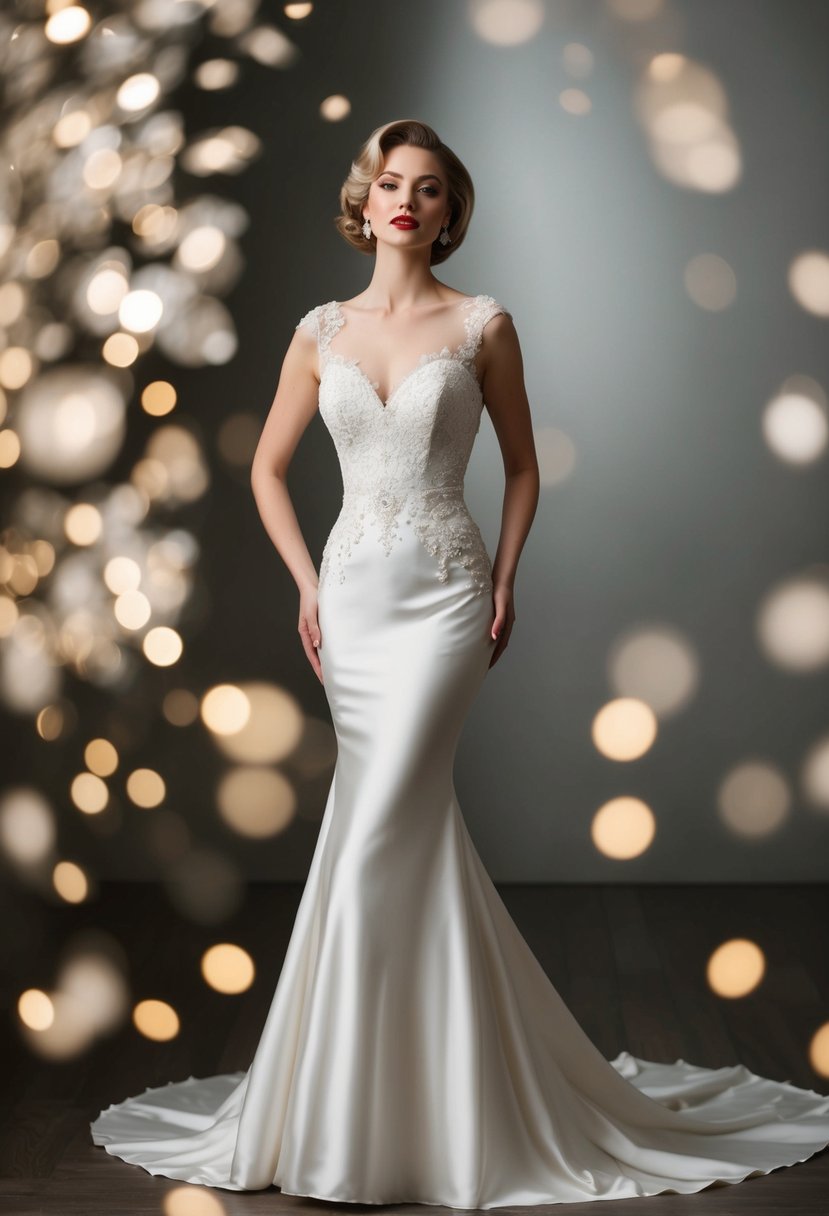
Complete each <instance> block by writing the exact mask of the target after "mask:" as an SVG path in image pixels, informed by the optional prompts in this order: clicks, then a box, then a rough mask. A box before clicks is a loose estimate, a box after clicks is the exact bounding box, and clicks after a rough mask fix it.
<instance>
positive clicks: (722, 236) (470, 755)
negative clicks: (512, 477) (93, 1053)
mask: <svg viewBox="0 0 829 1216" xmlns="http://www.w3.org/2000/svg"><path fill="white" fill-rule="evenodd" d="M827 39H829V8H828V7H827V6H826V4H825V3H823V2H822V0H787V2H786V3H785V4H781V3H779V2H775V0H728V2H727V3H714V2H708V0H547V2H543V0H469V2H467V0H449V2H446V0H420V3H418V4H417V5H414V6H413V5H410V4H404V3H394V2H390V3H379V2H373V0H336V2H335V0H329V2H325V0H323V2H320V3H313V4H312V3H297V4H284V5H282V4H273V3H258V2H257V0H215V2H213V3H207V2H197V0H188V2H187V3H174V2H173V0H155V2H150V0H139V2H137V3H129V4H128V3H126V2H125V3H123V4H121V5H119V4H112V3H109V4H84V3H79V4H74V5H73V4H64V3H62V2H61V0H54V2H53V3H49V4H43V3H42V2H38V3H34V2H26V0H18V2H17V3H16V4H14V5H11V6H6V7H5V8H4V9H3V11H2V14H0V47H2V50H0V54H2V78H3V83H2V87H3V116H2V130H3V135H2V138H3V152H4V155H3V157H2V168H1V169H0V258H1V259H2V269H3V274H2V283H1V284H0V339H1V340H0V470H1V471H0V487H1V492H2V531H0V718H1V721H0V730H1V731H2V776H1V781H0V858H2V861H0V865H2V894H1V895H0V900H2V905H0V910H1V911H2V923H3V926H4V930H3V931H4V934H5V942H4V945H3V959H4V962H5V964H6V966H5V967H4V972H5V979H4V981H3V988H4V996H5V997H6V998H7V1004H8V1007H9V1009H10V1010H13V1013H12V1015H11V1016H12V1020H13V1023H14V1027H15V1033H16V1035H17V1036H22V1038H23V1040H24V1042H25V1044H26V1046H27V1048H28V1049H29V1050H31V1051H32V1052H35V1053H38V1054H39V1055H41V1056H43V1057H45V1058H48V1059H50V1060H53V1061H56V1060H65V1059H70V1058H76V1057H78V1056H79V1054H82V1053H83V1052H85V1051H86V1050H87V1049H89V1048H90V1047H91V1046H92V1045H93V1044H94V1043H95V1042H96V1041H97V1039H98V1037H99V1036H101V1035H105V1034H106V1033H108V1032H109V1031H111V1030H112V1028H113V1027H118V1026H120V1025H122V1024H123V1023H124V1020H125V1019H126V1018H128V1017H130V1016H131V1018H132V1022H133V1026H134V1028H135V1029H137V1031H138V1032H139V1034H140V1035H144V1036H145V1037H146V1038H148V1039H150V1040H153V1041H155V1042H164V1041H169V1040H170V1039H171V1038H174V1037H175V1036H176V1034H178V1031H179V1018H178V1015H177V1013H176V1009H175V1000H174V999H172V998H170V999H169V1000H160V999H156V998H155V997H153V996H148V997H147V999H143V1000H138V995H139V994H137V993H136V992H135V991H133V990H132V989H131V987H130V983H129V980H128V978H127V974H128V957H127V955H128V951H126V946H125V938H124V935H125V934H126V935H129V934H131V933H134V931H135V928H136V924H138V923H139V922H140V916H141V915H143V912H142V909H143V910H144V912H146V911H147V910H148V909H149V908H150V907H151V908H152V909H153V914H154V915H155V916H156V918H157V921H154V922H153V923H154V924H156V923H157V924H159V925H162V926H163V925H164V924H165V923H166V924H168V925H170V926H185V927H186V926H192V927H193V930H194V933H195V935H196V936H195V937H194V938H193V939H192V940H193V941H197V942H198V945H197V946H193V945H192V943H191V946H190V947H189V948H190V949H191V954H192V960H193V963H194V968H195V967H196V966H198V968H200V970H201V974H202V977H203V979H204V981H205V984H206V986H207V988H209V989H210V990H211V991H213V992H220V993H225V994H228V993H240V992H243V991H245V990H246V989H248V988H249V987H250V986H251V984H252V983H253V981H254V977H255V976H256V973H257V960H256V959H255V958H254V957H253V955H252V952H251V951H250V950H249V949H247V948H245V947H244V946H243V945H241V944H239V942H238V941H235V940H225V939H226V937H227V933H228V926H229V925H232V924H233V923H234V922H233V918H234V917H236V916H241V915H243V914H245V909H246V908H247V909H249V908H250V906H251V905H250V900H251V898H253V896H252V895H251V892H252V891H253V887H252V884H255V883H265V882H267V883H274V882H276V883H286V884H287V883H292V884H301V883H302V881H303V880H304V877H305V874H306V873H307V868H308V864H309V861H310V857H311V853H312V851H313V848H314V844H315V842H316V837H317V832H318V828H319V821H320V818H321V816H322V813H323V810H324V806H325V799H326V795H327V791H328V787H329V785H330V781H331V775H332V772H333V767H334V762H335V758H336V744H335V740H334V737H333V732H332V729H331V724H330V717H329V714H328V711H327V703H326V700H325V694H324V690H323V687H322V685H321V684H319V682H318V681H317V679H316V677H315V676H314V674H313V672H312V671H311V668H310V666H309V664H308V662H307V660H306V658H305V655H304V652H303V650H302V646H301V644H300V641H299V637H298V634H297V615H298V594H297V590H296V587H295V585H294V583H293V580H292V578H291V577H290V575H289V574H288V572H287V570H286V569H285V568H284V566H283V565H282V563H281V560H280V559H279V557H278V555H277V554H276V553H275V552H274V550H273V547H272V545H271V544H270V541H269V540H268V537H267V535H266V533H265V531H264V528H263V527H262V525H261V523H260V520H259V517H258V514H257V511H256V507H255V503H254V500H253V496H252V494H251V491H250V485H249V467H250V461H251V458H252V455H253V451H254V448H255V446H256V443H257V440H258V437H259V433H260V430H261V427H262V425H263V423H264V419H265V416H266V414H267V411H268V409H269V407H270V403H271V400H272V397H273V394H274V392H275V389H276V383H277V379H278V375H279V370H280V366H281V360H282V357H283V355H284V352H285V349H286V348H287V345H288V343H289V342H290V340H291V337H292V334H293V329H294V326H295V325H296V324H297V322H298V321H299V319H300V317H301V316H302V315H303V314H304V313H305V312H306V311H307V310H308V309H310V308H311V307H313V306H314V305H315V304H317V303H320V302H323V301H326V300H330V299H334V298H336V299H345V298H348V297H349V296H351V295H354V294H355V293H357V292H359V291H360V290H362V288H363V287H364V286H365V284H366V282H367V281H368V279H369V277H370V275H371V270H372V263H371V261H370V260H369V259H368V258H365V259H361V257H360V256H359V255H358V254H356V253H355V252H354V251H353V250H352V249H350V248H349V247H348V246H347V245H346V244H345V243H344V242H343V241H342V240H341V238H340V237H339V236H338V234H337V233H336V231H335V228H334V217H335V215H336V214H337V211H338V192H339V188H340V185H341V183H342V180H343V178H344V177H345V175H346V173H347V171H348V168H349V164H350V161H351V159H352V157H353V156H354V155H356V153H357V151H358V149H359V147H360V145H361V143H362V142H363V140H365V139H366V138H367V136H368V135H369V134H370V133H371V131H372V130H373V129H374V128H375V127H377V126H379V125H381V124H383V123H386V122H389V121H391V120H393V119H398V118H419V119H421V120H423V121H425V122H427V123H429V124H430V125H432V126H434V127H435V129H436V130H437V132H438V134H439V135H440V136H441V138H442V139H443V140H444V141H445V142H446V143H447V144H448V145H449V146H450V147H451V148H452V149H453V150H454V151H455V152H456V153H457V154H458V155H459V156H460V157H461V158H462V159H463V160H464V162H465V163H466V165H467V167H468V168H469V170H470V172H471V174H472V177H473V180H474V182H475V186H476V192H477V203H476V210H475V215H474V217H473V220H472V225H471V229H470V232H469V235H468V236H467V238H466V241H465V243H464V245H463V248H462V249H461V250H460V251H459V252H458V254H457V255H456V256H454V257H452V258H451V259H450V260H449V261H448V262H447V263H445V264H444V265H442V266H440V267H438V268H437V271H438V274H437V277H438V278H439V279H441V280H442V281H444V282H447V283H449V284H451V286H453V287H454V288H457V289H458V290H461V291H464V292H467V293H470V294H474V293H478V292H486V293H488V294H491V295H493V296H495V298H496V299H498V300H499V301H500V302H501V303H503V304H504V305H505V306H506V307H507V308H508V309H509V310H510V311H511V313H512V315H513V318H514V320H515V324H516V327H517V330H518V333H519V337H520V340H521V344H522V350H523V354H524V362H525V374H526V383H527V390H528V394H529V398H530V402H531V406H532V410H533V418H534V424H535V435H536V444H537V449H538V454H539V460H540V466H541V477H542V493H541V499H540V503H539V509H538V513H537V516H536V520H535V523H534V526H533V530H532V532H531V534H530V537H529V540H528V542H527V545H526V547H525V550H524V553H523V555H522V560H521V565H520V569H519V574H518V580H517V585H516V601H515V603H516V615H517V621H516V626H515V629H514V632H513V636H512V640H511V643H510V646H509V648H508V650H507V652H506V653H505V655H504V656H503V657H502V659H501V660H500V661H499V663H498V664H497V665H496V667H495V668H493V669H492V671H491V672H490V673H489V675H488V677H487V680H486V682H485V684H484V687H483V690H482V693H481V695H480V697H479V699H478V702H477V703H476V705H475V707H474V710H473V712H472V714H471V715H470V719H469V721H468V724H467V728H466V731H465V734H464V737H463V740H462V743H461V747H460V749H459V753H458V761H457V769H456V787H457V790H458V795H459V800H460V804H461V807H462V808H463V812H464V815H465V818H466V820H467V823H468V825H469V827H470V831H471V832H472V835H473V838H474V839H475V841H476V844H477V846H478V848H479V851H480V853H481V856H482V858H483V860H484V862H485V864H486V866H487V868H488V870H489V872H490V874H491V875H492V877H493V879H494V880H495V881H496V882H499V883H517V884H544V883H576V884H580V883H584V884H589V883H592V884H597V883H598V884H630V883H638V884H664V883H671V884H755V883H775V884H804V883H812V884H814V883H823V882H825V880H826V877H827V871H829V714H827V706H828V705H829V697H827V679H826V675H827V667H829V564H827V551H828V550H829V529H827V511H828V509H829V481H828V480H827V442H828V440H829V421H828V420H829V413H828V411H827V398H826V390H827V383H829V344H827V340H826V339H827V319H829V173H827V160H826V119H827V113H829V74H827V72H826V59H825V48H826V46H827V44H828V42H827ZM289 483H290V488H291V492H292V495H293V499H294V503H295V506H296V509H297V514H298V516H299V519H300V523H301V525H302V527H303V531H304V534H305V537H306V540H307V542H308V545H309V548H310V550H311V553H312V556H313V557H314V558H315V560H316V561H317V562H318V560H319V556H320V554H321V550H322V546H323V543H324V541H325V538H326V536H327V534H328V530H329V528H330V527H331V525H332V523H333V521H334V519H335V517H336V515H337V512H338V510H339V504H340V501H341V481H340V477H339V470H338V465H337V459H336V454H335V452H334V449H333V445H332V443H331V440H330V437H329V436H328V434H327V432H326V430H325V427H324V424H323V423H322V420H321V419H320V418H319V416H317V417H316V418H315V419H314V421H313V422H312V424H311V426H310V427H309V429H308V431H307V432H306V434H305V436H304V437H303V440H302V442H301V444H300V447H299V449H298V451H297V454H296V456H295V459H294V463H293V464H292V467H291V471H290V476H289ZM502 485H503V472H502V466H501V458H500V453H499V450H498V445H497V442H496V439H495V436H494V432H493V430H492V427H491V424H490V423H489V421H488V418H487V417H486V416H485V417H484V420H483V421H482V425H481V430H480V434H479V437H478V443H477V447H476V449H475V451H474V453H473V457H472V461H471V464H470V468H469V472H468V476H467V492H466V497H467V502H468V504H469V507H470V510H471V512H472V514H473V516H474V517H475V518H476V519H477V520H478V522H479V524H480V525H481V528H482V531H483V533H484V537H485V539H486V541H487V544H488V547H489V549H490V552H491V553H493V554H494V551H495V546H496V544H497V538H498V527H499V522H500V511H501V498H502ZM120 883H128V884H135V885H134V886H131V887H130V890H131V891H132V894H131V896H130V900H129V902H128V903H127V904H126V905H124V904H123V903H120V904H117V905H116V904H112V903H109V902H108V900H109V899H110V898H111V896H110V894H108V892H111V890H112V888H111V887H110V884H120ZM137 884H142V886H143V887H144V888H145V889H144V893H143V894H142V891H141V887H139V886H138V885H137ZM256 898H259V897H256ZM246 901H247V902H246ZM262 906H263V905H262V904H261V899H260V902H259V904H258V905H257V907H262ZM116 908H117V909H119V910H118V911H115V910H114V909H116ZM159 909H160V913H159ZM165 917H166V918H167V919H166V921H165ZM119 925H120V927H121V929H122V930H123V933H121V934H120V935H119ZM153 932H154V933H156V930H155V929H154V930H153ZM165 932H166V931H165V930H162V936H164V933H165ZM178 932H179V930H178V929H175V930H173V929H172V928H171V929H170V937H169V941H167V942H166V943H162V944H161V945H163V949H162V948H161V945H160V943H159V941H158V940H156V946H159V955H158V957H159V959H160V958H162V957H163V956H164V949H167V950H168V951H169V947H170V943H171V942H172V941H174V940H177V939H176V934H177V933H178ZM156 936H157V934H156ZM721 938H722V940H719V941H716V942H713V943H711V949H710V951H709V952H708V954H707V955H706V960H707V961H706V969H705V976H706V980H707V983H708V984H709V985H710V987H711V990H712V992H714V993H719V994H720V995H725V996H734V995H741V994H744V993H747V992H750V991H752V990H753V989H754V988H755V987H756V986H757V985H758V984H759V983H760V980H761V979H762V977H763V974H764V967H765V949H764V944H763V943H762V942H760V943H758V942H757V941H754V940H750V939H748V938H744V937H742V936H740V935H739V934H736V935H735V936H734V937H733V938H729V937H728V935H727V934H723V935H721ZM188 940H190V939H188ZM130 949H133V950H142V949H143V951H144V956H149V954H151V953H152V943H150V942H145V943H144V946H143V947H142V946H140V944H135V943H133V945H132V946H131V947H130ZM177 957H178V959H179V962H180V960H181V955H177ZM278 963H279V959H278V958H277V957H275V956H274V957H273V958H269V959H268V966H269V968H271V969H273V968H275V969H276V972H277V973H278ZM168 965H169V966H171V967H173V970H174V969H175V965H174V963H173V962H172V960H169V961H168ZM718 968H719V970H718ZM187 974H188V975H189V973H187ZM195 974H196V972H195V970H194V975H195ZM185 981H186V977H185ZM186 982H188V981H186ZM147 987H148V990H149V989H150V988H151V987H152V985H151V984H148V986H147ZM268 991H269V990H268V988H267V984H266V985H265V993H266V994H267V992H268ZM90 994H92V997H90ZM93 998H94V999H93ZM263 999H264V998H263ZM93 1005H94V1008H95V1010H97V1012H96V1013H95V1014H94V1016H93V1015H92V1014H90V1009H91V1008H92V1006H93ZM824 1016H826V1015H825V1014H824ZM251 1041H255V1040H251ZM801 1046H802V1047H803V1051H804V1058H805V1051H806V1044H805V1043H803V1044H801ZM809 1059H810V1061H811V1066H812V1067H813V1068H815V1069H816V1070H817V1071H819V1072H820V1074H821V1075H827V1076H829V1027H827V1026H826V1025H824V1027H823V1029H822V1030H820V1028H816V1032H815V1037H814V1038H813V1039H812V1041H811V1044H810V1047H809ZM207 1067H209V1066H207ZM161 1073H162V1075H166V1074H164V1069H163V1068H162V1069H161ZM147 1080H148V1081H149V1077H147ZM114 1096H115V1095H113V1098H114Z"/></svg>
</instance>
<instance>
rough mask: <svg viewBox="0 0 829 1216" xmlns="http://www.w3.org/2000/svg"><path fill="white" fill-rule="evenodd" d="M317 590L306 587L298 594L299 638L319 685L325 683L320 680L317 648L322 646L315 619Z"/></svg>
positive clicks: (317, 623) (320, 672)
mask: <svg viewBox="0 0 829 1216" xmlns="http://www.w3.org/2000/svg"><path fill="white" fill-rule="evenodd" d="M317 612H318V609H317V588H316V586H314V587H308V588H306V589H304V590H302V591H300V593H299V636H300V637H301V638H302V645H303V648H304V650H305V653H306V655H307V656H308V662H309V663H310V664H311V666H312V667H313V669H314V671H315V672H316V675H317V679H318V680H319V682H320V684H324V683H325V681H324V680H323V678H322V664H321V663H320V656H319V647H320V646H321V645H322V635H321V633H320V627H319V621H318V619H317Z"/></svg>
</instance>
